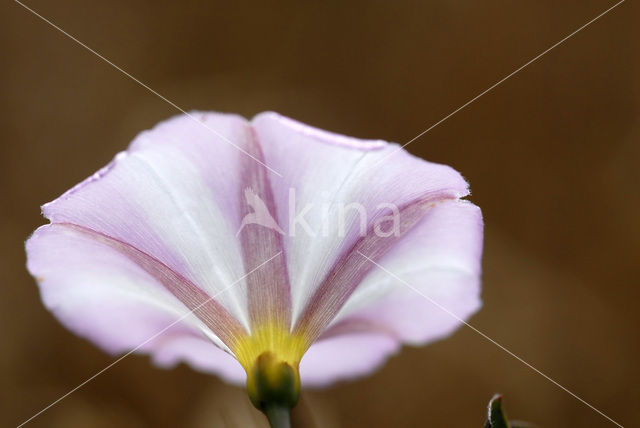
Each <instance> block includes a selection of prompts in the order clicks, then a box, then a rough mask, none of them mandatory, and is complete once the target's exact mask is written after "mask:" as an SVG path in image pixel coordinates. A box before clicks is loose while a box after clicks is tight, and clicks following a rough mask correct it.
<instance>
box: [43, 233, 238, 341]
mask: <svg viewBox="0 0 640 428" xmlns="http://www.w3.org/2000/svg"><path fill="white" fill-rule="evenodd" d="M51 226H60V227H64V228H67V229H71V230H74V231H76V232H79V233H82V234H84V235H86V236H88V237H90V238H91V239H94V240H96V241H98V242H100V243H102V244H105V245H107V246H109V247H111V248H113V249H114V250H116V251H118V252H119V253H121V254H122V255H124V256H125V257H127V258H128V259H130V260H131V261H133V262H134V263H135V264H136V265H138V266H139V267H140V268H142V269H143V270H144V271H145V272H147V273H148V274H149V275H151V276H152V277H153V278H154V279H155V280H156V281H158V282H159V283H160V284H161V285H162V286H163V287H165V288H166V289H167V290H168V291H169V292H171V294H173V295H174V296H175V297H176V298H177V299H178V300H179V301H180V302H181V303H182V304H184V305H185V306H186V307H187V308H188V309H189V310H190V311H192V312H193V313H194V315H196V316H197V317H198V318H199V319H200V320H201V321H202V322H203V323H204V324H205V326H207V328H209V329H210V330H211V332H212V333H213V334H215V335H216V336H218V338H219V339H220V340H221V341H222V342H223V343H224V344H225V345H227V346H229V347H231V346H232V345H233V344H234V342H235V341H236V340H237V338H239V337H242V336H244V335H246V330H245V329H244V327H242V326H241V324H240V323H239V322H238V321H237V320H236V319H235V318H234V317H233V316H232V315H231V314H230V313H229V312H228V311H227V310H226V309H225V308H224V307H223V306H222V305H221V304H220V303H218V302H217V301H215V300H214V299H213V298H212V297H211V296H209V295H208V294H207V293H205V292H204V291H203V290H202V289H200V288H199V287H198V286H196V285H195V284H193V283H192V282H191V281H189V280H187V279H186V278H184V277H183V276H182V275H180V274H179V273H177V272H176V271H174V270H173V269H171V268H170V267H168V266H167V265H165V264H164V263H162V262H161V261H159V260H158V259H156V258H154V257H153V256H150V255H149V254H147V253H145V252H144V251H141V250H139V249H138V248H136V247H134V246H132V245H130V244H127V243H126V242H122V241H120V240H119V239H116V238H113V237H111V236H108V235H106V234H104V233H101V232H97V231H95V230H93V229H90V228H88V227H85V226H79V225H76V224H72V223H52V224H51Z"/></svg>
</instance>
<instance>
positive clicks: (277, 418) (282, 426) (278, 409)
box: [264, 406, 291, 428]
mask: <svg viewBox="0 0 640 428" xmlns="http://www.w3.org/2000/svg"><path fill="white" fill-rule="evenodd" d="M289 411H290V409H289V408H288V407H283V406H266V407H265V409H264V414H265V415H267V419H268V420H269V424H270V425H271V428H291V417H290V413H289Z"/></svg>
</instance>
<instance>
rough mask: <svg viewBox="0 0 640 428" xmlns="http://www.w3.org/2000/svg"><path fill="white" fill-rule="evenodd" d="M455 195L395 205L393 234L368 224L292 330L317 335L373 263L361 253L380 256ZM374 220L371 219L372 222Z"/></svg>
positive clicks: (425, 196)
mask: <svg viewBox="0 0 640 428" xmlns="http://www.w3.org/2000/svg"><path fill="white" fill-rule="evenodd" d="M456 198H457V196H456V195H452V194H450V193H446V192H438V193H435V194H434V193H431V194H428V195H424V196H423V197H420V198H416V199H414V200H413V201H411V202H408V203H406V204H405V205H403V206H402V207H399V209H398V211H399V216H400V221H399V233H398V234H397V236H396V235H391V236H379V235H378V234H377V233H375V231H374V230H373V227H372V226H371V225H370V226H369V228H368V231H367V233H366V234H365V235H364V236H362V237H360V238H359V239H358V240H357V241H356V242H355V243H354V244H353V245H352V246H351V248H349V249H348V250H347V251H346V252H345V253H344V254H343V255H342V256H341V257H340V258H339V259H338V260H337V261H336V262H335V264H334V265H333V267H332V268H331V270H330V271H329V273H328V274H327V276H326V277H325V279H324V280H323V281H322V283H321V284H320V286H319V287H318V288H317V289H316V291H315V292H314V294H313V295H312V296H311V299H310V300H309V301H308V302H307V305H306V307H305V309H304V310H303V311H302V314H301V316H300V318H299V319H298V321H297V322H296V325H295V327H294V329H293V331H294V332H297V333H304V334H306V335H307V337H310V338H311V339H316V338H318V337H320V335H321V334H322V333H323V330H324V329H325V328H326V327H327V326H328V325H329V323H330V322H331V321H332V320H333V319H334V317H335V316H336V315H337V314H338V311H339V310H340V309H341V308H342V307H343V306H344V304H345V303H346V302H347V300H348V299H349V297H350V296H351V295H352V294H353V292H354V291H355V290H356V288H357V287H358V285H360V283H361V282H362V280H363V279H364V278H365V276H366V275H367V274H368V273H369V272H370V271H371V270H372V269H373V268H374V267H375V266H374V265H373V264H372V263H371V261H370V260H367V259H366V258H365V257H363V255H362V254H364V255H366V256H367V257H369V258H370V259H371V260H374V261H378V260H380V258H382V256H384V255H385V254H386V253H387V252H388V251H389V250H390V249H391V248H392V246H393V245H394V244H395V243H396V242H398V240H400V239H402V237H403V236H405V235H406V233H407V232H408V231H409V230H411V228H412V227H413V226H415V225H416V224H417V223H418V222H419V221H420V220H421V219H422V218H424V216H425V215H426V213H427V212H428V211H429V210H430V209H431V208H432V207H433V206H435V205H436V204H438V203H439V202H442V201H445V200H450V199H456ZM374 222H375V219H374V221H373V222H372V224H373V223H374Z"/></svg>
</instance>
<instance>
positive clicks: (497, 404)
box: [484, 394, 509, 428]
mask: <svg viewBox="0 0 640 428" xmlns="http://www.w3.org/2000/svg"><path fill="white" fill-rule="evenodd" d="M484 428H509V421H507V416H506V414H505V412H504V410H503V409H502V395H499V394H496V395H494V396H493V398H492V399H491V401H489V407H488V409H487V421H486V422H485V424H484Z"/></svg>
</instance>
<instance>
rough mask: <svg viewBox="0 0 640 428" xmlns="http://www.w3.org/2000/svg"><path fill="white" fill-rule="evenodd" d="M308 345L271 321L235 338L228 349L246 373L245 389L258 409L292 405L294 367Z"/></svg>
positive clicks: (296, 383) (297, 388) (297, 382)
mask: <svg viewBox="0 0 640 428" xmlns="http://www.w3.org/2000/svg"><path fill="white" fill-rule="evenodd" d="M309 345H310V344H309V341H308V340H307V338H306V337H304V336H303V335H293V334H291V332H290V331H289V329H287V328H284V327H282V326H280V325H278V324H276V323H272V322H270V323H266V324H264V325H262V326H259V327H257V328H254V329H253V331H252V332H251V334H249V335H246V336H244V337H242V338H239V339H238V340H237V341H236V343H235V345H234V346H233V349H232V351H233V353H234V354H235V356H236V358H237V359H238V361H239V362H240V364H241V365H242V367H244V369H245V371H246V372H247V392H248V393H249V397H250V398H251V401H252V402H253V404H254V405H255V406H256V407H257V408H258V409H260V410H264V408H265V406H268V405H269V406H270V405H280V406H287V407H293V406H294V405H295V403H296V402H297V400H298V396H299V394H300V375H299V372H298V367H299V365H300V360H301V359H302V356H303V355H304V353H305V351H306V350H307V348H308V347H309Z"/></svg>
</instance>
